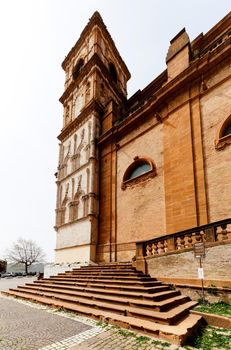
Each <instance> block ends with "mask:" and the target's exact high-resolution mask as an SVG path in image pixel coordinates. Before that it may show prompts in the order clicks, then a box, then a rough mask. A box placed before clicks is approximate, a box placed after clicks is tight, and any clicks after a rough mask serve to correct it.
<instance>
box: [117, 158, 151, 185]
mask: <svg viewBox="0 0 231 350" xmlns="http://www.w3.org/2000/svg"><path fill="white" fill-rule="evenodd" d="M155 175H156V167H155V165H154V164H153V162H152V161H151V160H149V159H146V158H139V157H135V158H134V162H133V163H132V164H130V165H129V167H128V168H127V170H126V171H125V173H124V176H123V183H122V189H123V190H125V189H126V187H128V186H132V185H135V184H137V183H139V182H143V181H145V180H147V179H148V178H150V177H154V176H155Z"/></svg>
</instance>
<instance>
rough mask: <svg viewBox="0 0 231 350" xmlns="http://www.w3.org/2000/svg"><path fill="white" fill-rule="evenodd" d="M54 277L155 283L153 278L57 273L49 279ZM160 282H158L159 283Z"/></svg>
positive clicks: (125, 275)
mask: <svg viewBox="0 0 231 350" xmlns="http://www.w3.org/2000/svg"><path fill="white" fill-rule="evenodd" d="M56 277H63V278H68V279H69V278H82V279H97V280H98V279H101V280H108V279H110V280H123V281H124V280H126V281H127V280H128V281H157V280H156V279H155V278H152V277H150V276H142V275H140V276H137V275H134V276H131V275H127V274H124V275H122V276H121V275H116V274H111V275H102V274H77V273H76V274H74V273H59V274H58V275H56V276H50V278H56ZM159 282H160V281H159Z"/></svg>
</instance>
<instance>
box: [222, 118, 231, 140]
mask: <svg viewBox="0 0 231 350" xmlns="http://www.w3.org/2000/svg"><path fill="white" fill-rule="evenodd" d="M228 135H231V121H230V124H229V125H227V126H226V128H225V129H224V130H223V135H222V136H223V137H225V136H228Z"/></svg>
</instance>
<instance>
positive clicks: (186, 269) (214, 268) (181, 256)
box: [146, 243, 231, 280]
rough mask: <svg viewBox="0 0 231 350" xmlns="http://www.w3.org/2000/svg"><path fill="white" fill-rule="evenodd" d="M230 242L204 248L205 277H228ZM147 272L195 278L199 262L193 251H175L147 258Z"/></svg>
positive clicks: (230, 269)
mask: <svg viewBox="0 0 231 350" xmlns="http://www.w3.org/2000/svg"><path fill="white" fill-rule="evenodd" d="M230 256H231V243H228V244H225V245H223V244H221V245H218V246H217V245H216V246H212V247H208V248H206V257H205V259H203V262H202V264H203V268H204V274H205V279H210V280H211V279H216V280H217V279H221V280H227V279H230V271H231V261H230ZM146 261H147V266H148V273H150V275H151V276H153V277H154V276H155V277H156V276H160V277H171V278H185V279H189V280H190V279H193V278H197V268H198V267H199V262H198V260H197V259H195V258H194V252H193V251H192V250H191V251H187V252H177V253H173V254H169V255H164V256H158V257H154V258H147V259H146Z"/></svg>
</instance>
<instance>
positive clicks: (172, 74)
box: [55, 12, 231, 263]
mask: <svg viewBox="0 0 231 350" xmlns="http://www.w3.org/2000/svg"><path fill="white" fill-rule="evenodd" d="M230 23H231V14H230V13H229V14H228V15H227V16H226V17H225V18H224V19H222V20H221V21H220V22H219V23H217V24H216V25H215V26H214V27H213V28H212V29H211V30H210V31H209V32H208V33H206V34H200V35H198V37H197V38H195V39H194V40H193V41H190V39H189V37H188V34H187V32H186V31H185V29H183V30H181V31H180V32H179V33H178V34H177V35H176V36H175V37H174V38H173V39H172V40H171V42H170V46H169V50H168V52H167V56H166V66H167V67H166V70H165V71H164V72H162V73H161V74H160V75H159V76H158V77H157V78H156V79H154V80H153V81H152V82H151V83H150V84H149V85H148V86H147V87H145V88H144V89H143V90H138V91H137V92H136V93H135V94H134V95H133V96H132V97H130V98H129V99H128V98H127V81H128V80H129V78H130V73H129V70H128V68H127V66H126V64H125V63H124V61H123V59H122V58H121V56H120V54H119V52H118V50H117V48H116V46H115V44H114V42H113V40H112V38H111V36H110V34H109V32H108V31H107V28H106V26H105V24H104V23H103V20H102V18H101V16H100V14H99V13H98V12H96V13H94V15H93V16H92V18H91V19H90V21H89V23H88V24H87V26H86V27H85V29H84V30H83V32H82V34H81V36H80V38H79V40H78V41H77V42H76V44H75V45H74V47H73V48H72V49H71V51H70V52H69V53H68V55H67V56H66V58H65V60H64V61H63V63H62V68H63V69H64V71H65V74H66V78H65V89H64V93H63V95H62V96H61V98H60V102H61V103H62V104H63V108H64V114H63V128H62V130H61V133H60V135H59V136H58V139H59V141H60V144H59V147H60V150H59V164H58V171H57V181H56V182H57V202H56V225H55V229H56V234H57V240H56V250H55V251H56V258H55V260H56V262H57V263H62V262H64V263H74V262H89V261H95V262H100V261H105V262H108V261H130V260H131V259H132V258H133V257H134V255H135V246H136V242H137V241H142V240H148V239H152V238H153V237H157V236H161V235H166V234H168V233H174V232H178V231H182V230H185V229H187V228H191V227H196V226H200V225H204V224H207V223H210V222H214V221H218V220H222V219H226V218H228V217H229V216H230V212H231V201H230V194H231V188H230V184H231V145H230V144H231V45H230V44H231V25H230Z"/></svg>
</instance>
